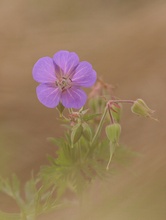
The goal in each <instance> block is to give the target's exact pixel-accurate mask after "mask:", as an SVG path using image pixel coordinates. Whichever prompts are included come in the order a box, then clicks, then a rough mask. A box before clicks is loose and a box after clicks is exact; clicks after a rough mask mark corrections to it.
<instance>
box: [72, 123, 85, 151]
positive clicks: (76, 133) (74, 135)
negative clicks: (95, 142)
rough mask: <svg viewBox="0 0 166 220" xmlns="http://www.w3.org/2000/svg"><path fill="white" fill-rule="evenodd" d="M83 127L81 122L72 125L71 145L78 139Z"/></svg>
mask: <svg viewBox="0 0 166 220" xmlns="http://www.w3.org/2000/svg"><path fill="white" fill-rule="evenodd" d="M82 131H83V127H82V125H81V124H77V125H75V126H74V127H73V129H72V133H71V144H72V147H73V145H74V144H75V143H76V142H77V141H79V139H80V137H81V135H82Z"/></svg>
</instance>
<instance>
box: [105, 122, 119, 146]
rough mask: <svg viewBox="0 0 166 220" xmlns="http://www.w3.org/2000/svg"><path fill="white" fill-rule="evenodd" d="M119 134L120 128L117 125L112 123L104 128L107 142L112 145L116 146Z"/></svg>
mask: <svg viewBox="0 0 166 220" xmlns="http://www.w3.org/2000/svg"><path fill="white" fill-rule="evenodd" d="M120 133H121V126H120V124H118V123H114V124H111V125H108V126H107V127H106V135H107V137H108V139H109V141H110V142H111V143H113V144H115V143H116V144H117V143H118V142H119V137H120Z"/></svg>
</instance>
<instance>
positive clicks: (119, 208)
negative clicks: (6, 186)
mask: <svg viewBox="0 0 166 220" xmlns="http://www.w3.org/2000/svg"><path fill="white" fill-rule="evenodd" d="M61 49H66V50H70V51H75V52H76V53H78V55H79V56H80V59H81V60H87V61H89V62H91V63H92V64H93V66H94V69H95V70H96V71H97V73H98V75H99V76H103V78H104V79H105V80H107V81H109V82H110V83H112V84H114V85H116V86H117V89H116V94H117V96H119V97H121V98H123V99H125V98H127V99H136V98H140V97H142V98H143V99H144V100H145V101H146V102H147V103H148V104H149V106H151V108H152V109H155V110H156V117H158V118H159V120H160V122H159V123H156V122H155V121H153V120H145V119H142V118H138V117H136V116H134V115H132V114H131V113H130V109H129V107H127V106H126V108H125V109H124V113H123V120H122V125H123V133H122V138H121V142H122V143H123V144H125V145H127V146H129V147H130V148H132V149H134V150H136V151H138V152H140V153H141V154H142V157H139V158H137V159H135V161H134V162H133V163H132V164H131V165H130V166H129V167H127V168H123V167H122V168H121V171H120V172H119V173H118V174H117V175H115V176H113V177H112V179H111V180H109V181H108V182H107V183H102V182H100V183H96V184H95V185H94V186H93V187H92V189H91V191H90V198H89V205H88V208H86V210H85V211H83V212H84V215H85V217H84V219H99V220H101V219H102V220H110V219H112V220H140V219H142V220H156V219H157V220H165V219H166V149H165V148H166V146H165V138H166V132H165V130H166V124H165V122H166V117H165V108H166V105H165V104H166V98H165V94H166V3H165V1H160V0H158V1H146V0H145V1H139V0H136V1H130V0H126V1H123V0H119V1H115V0H114V1H113V0H112V1H111V0H110V1H109V0H94V1H92V0H89V1H86V0H85V1H81V0H48V1H46V0H45V1H44V0H40V1H39V0H24V1H23V0H8V1H6V0H1V1H0V173H1V175H3V176H10V175H11V173H12V172H15V173H16V174H17V175H18V176H19V177H20V179H21V180H22V181H25V180H27V179H28V178H29V177H30V173H31V170H32V169H33V170H34V171H35V172H37V171H38V170H39V167H40V166H41V165H43V164H46V163H47V160H46V155H47V154H52V155H54V151H55V148H54V146H52V145H51V144H50V143H48V142H47V141H46V138H47V137H49V136H59V135H61V130H60V128H59V122H58V121H57V119H56V116H57V115H56V111H55V110H54V109H47V108H46V107H44V106H43V105H41V104H40V103H39V102H38V100H37V98H36V94H35V87H36V85H37V83H35V82H34V81H33V79H32V75H31V71H32V67H33V65H34V63H35V62H36V61H37V59H39V58H40V57H42V56H52V55H53V54H54V53H55V52H57V51H58V50H61ZM77 209H78V207H77V206H75V207H74V208H71V209H67V210H65V211H64V210H62V211H61V210H60V211H58V212H56V213H53V214H51V215H50V217H49V219H51V218H53V219H55V218H56V219H60V220H63V219H71V220H75V219H79V214H78V212H77ZM0 210H3V211H7V210H8V211H14V210H16V207H15V206H14V204H13V201H12V200H10V199H8V198H6V197H5V196H4V195H1V194H0ZM41 219H48V217H47V216H46V217H44V216H43V217H42V218H41Z"/></svg>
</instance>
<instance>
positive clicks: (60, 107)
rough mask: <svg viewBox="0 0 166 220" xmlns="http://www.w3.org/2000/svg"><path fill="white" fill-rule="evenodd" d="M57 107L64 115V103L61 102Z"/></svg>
mask: <svg viewBox="0 0 166 220" xmlns="http://www.w3.org/2000/svg"><path fill="white" fill-rule="evenodd" d="M57 109H58V111H59V113H60V116H62V113H63V111H64V109H65V107H64V106H63V105H62V103H59V105H58V106H57Z"/></svg>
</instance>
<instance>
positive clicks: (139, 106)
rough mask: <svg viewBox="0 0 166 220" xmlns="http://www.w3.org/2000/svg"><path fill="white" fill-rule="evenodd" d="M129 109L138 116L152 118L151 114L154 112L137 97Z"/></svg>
mask: <svg viewBox="0 0 166 220" xmlns="http://www.w3.org/2000/svg"><path fill="white" fill-rule="evenodd" d="M131 111H132V112H133V113H134V114H137V115H139V116H143V117H150V118H153V117H152V114H153V113H154V111H153V110H151V109H150V108H149V107H148V106H147V105H146V103H145V102H144V101H143V100H142V99H137V100H136V101H135V102H134V104H133V105H132V107H131Z"/></svg>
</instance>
